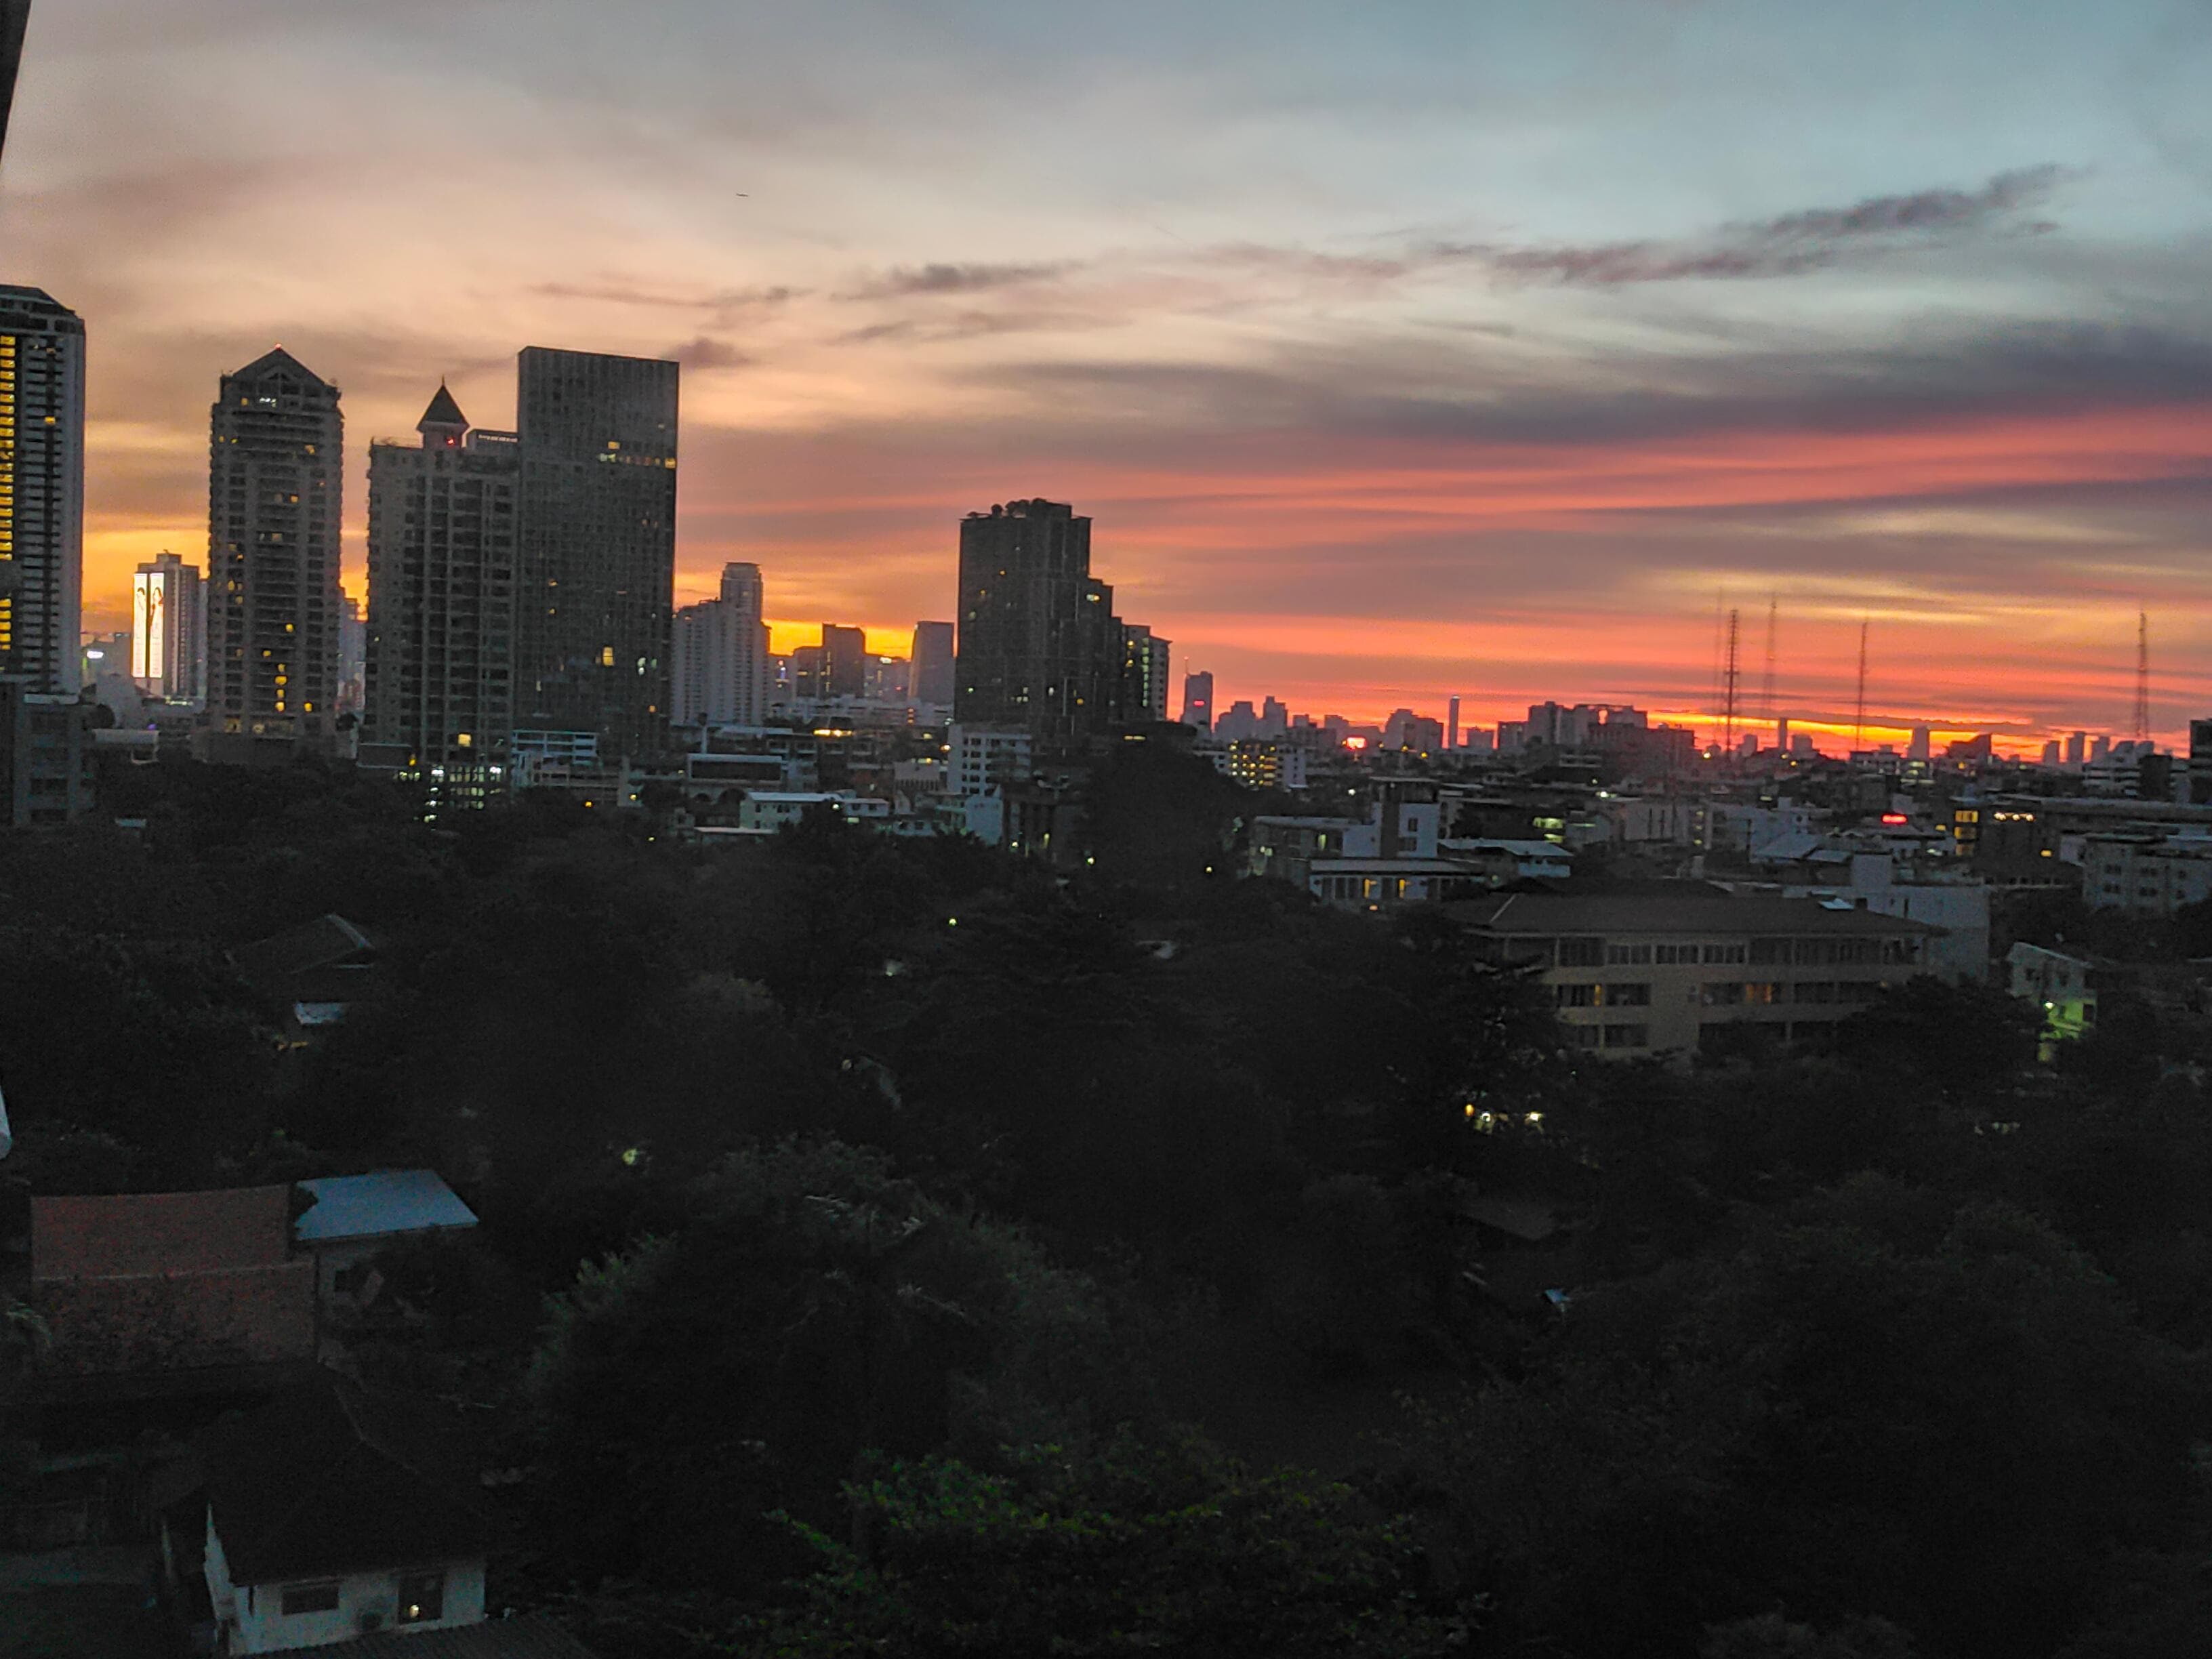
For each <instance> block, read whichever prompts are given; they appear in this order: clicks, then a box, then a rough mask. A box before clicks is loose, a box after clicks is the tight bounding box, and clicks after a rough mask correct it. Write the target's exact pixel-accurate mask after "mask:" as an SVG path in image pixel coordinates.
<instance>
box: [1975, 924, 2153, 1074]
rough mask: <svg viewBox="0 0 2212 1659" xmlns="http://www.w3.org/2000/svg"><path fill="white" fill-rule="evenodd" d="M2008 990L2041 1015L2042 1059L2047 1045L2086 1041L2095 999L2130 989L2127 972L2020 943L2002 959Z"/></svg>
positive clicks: (2132, 974)
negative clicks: (2007, 973)
mask: <svg viewBox="0 0 2212 1659" xmlns="http://www.w3.org/2000/svg"><path fill="white" fill-rule="evenodd" d="M2005 965H2006V966H2007V967H2008V969H2011V973H2012V981H2011V986H2010V989H2011V991H2012V994H2014V995H2015V996H2016V997H2021V998H2023V999H2025V1000H2027V1001H2029V1002H2032V1003H2033V1004H2035V1006H2037V1007H2038V1008H2039V1009H2041V1010H2042V1011H2043V1039H2042V1050H2043V1052H2042V1054H2041V1057H2042V1058H2043V1059H2045V1060H2048V1059H2050V1058H2051V1054H2052V1048H2051V1045H2052V1044H2054V1043H2057V1042H2067V1041H2069V1040H2070V1039H2072V1038H2075V1037H2083V1036H2089V1035H2090V1034H2091V1033H2092V1032H2093V1031H2095V1030H2096V1029H2097V994H2098V993H2099V992H2100V991H2109V990H2113V989H2117V988H2120V987H2129V988H2132V982H2133V981H2134V979H2135V977H2136V975H2135V972H2134V970H2132V969H2125V968H2119V967H2116V966H2114V965H2113V964H2112V963H2107V962H2106V961H2104V960H2103V959H2102V958H2101V957H2093V956H2089V955H2087V954H2085V953H2083V952H2081V951H2057V950H2053V949H2051V947H2050V946H2049V945H2030V944H2029V943H2027V940H2025V939H2022V940H2020V941H2019V942H2017V943H2016V944H2015V945H2014V946H2013V947H2012V949H2011V950H2010V951H2008V952H2007V953H2006V956H2005Z"/></svg>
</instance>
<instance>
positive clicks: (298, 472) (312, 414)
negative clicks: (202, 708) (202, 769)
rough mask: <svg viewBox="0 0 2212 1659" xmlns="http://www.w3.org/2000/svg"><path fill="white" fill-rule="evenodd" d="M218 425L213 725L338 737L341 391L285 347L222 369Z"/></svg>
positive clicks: (211, 475)
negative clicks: (333, 728) (228, 371)
mask: <svg viewBox="0 0 2212 1659" xmlns="http://www.w3.org/2000/svg"><path fill="white" fill-rule="evenodd" d="M209 426H210V444H209V455H208V573H207V580H208V604H207V718H208V729H209V731H210V734H213V735H216V736H222V737H234V738H301V739H305V740H307V741H309V742H313V743H320V742H323V741H325V740H326V739H327V738H329V736H330V732H331V722H332V720H333V719H334V718H335V716H336V714H337V667H338V610H339V594H338V518H339V506H340V495H341V491H342V489H343V482H342V481H343V477H344V472H343V465H342V463H343V437H344V422H343V417H342V416H340V415H339V413H338V389H337V387H336V386H332V385H331V384H330V382H328V381H327V380H323V379H321V378H320V377H319V376H318V375H316V374H313V373H311V372H310V371H309V370H308V369H307V368H305V367H304V366H303V365H302V364H301V362H300V361H299V360H298V359H297V358H295V357H294V356H292V355H291V353H289V352H288V351H286V350H285V349H283V347H282V346H279V347H277V348H276V349H275V350H273V351H271V352H269V353H268V354H267V355H266V356H261V357H258V358H256V359H255V360H254V361H253V362H251V363H248V364H247V365H246V367H245V368H241V369H240V370H239V371H238V372H237V373H236V374H226V375H224V376H223V377H222V387H221V390H220V392H218V393H217V395H216V401H215V407H214V408H213V410H210V418H209ZM217 752H220V750H217Z"/></svg>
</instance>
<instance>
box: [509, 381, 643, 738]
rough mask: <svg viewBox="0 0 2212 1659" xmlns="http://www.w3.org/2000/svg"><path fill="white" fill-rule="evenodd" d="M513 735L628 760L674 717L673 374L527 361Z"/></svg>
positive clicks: (521, 401) (521, 412)
mask: <svg viewBox="0 0 2212 1659" xmlns="http://www.w3.org/2000/svg"><path fill="white" fill-rule="evenodd" d="M519 366H520V375H519V390H518V396H517V410H516V434H517V438H518V440H519V442H520V465H521V495H520V501H519V504H518V509H517V513H516V531H517V550H516V587H517V603H516V623H515V645H514V654H515V664H514V667H515V696H514V722H515V725H516V726H518V727H523V728H527V729H530V730H532V731H540V732H594V733H596V734H598V736H599V738H600V740H601V743H602V745H603V746H605V747H607V748H610V749H612V750H617V751H619V752H622V753H625V754H633V755H635V754H644V753H647V752H650V751H651V750H654V749H656V748H657V747H659V744H660V741H661V739H662V738H663V737H664V735H665V731H666V727H667V724H668V714H669V702H670V690H669V667H670V663H669V619H670V613H671V609H672V605H673V595H674V592H675V580H676V459H677V399H678V391H677V386H678V368H677V365H676V364H674V363H672V362H660V361H658V360H655V359H649V358H642V357H616V356H602V355H600V354H598V353H594V352H584V351H556V350H550V349H546V348H544V347H542V346H530V347H526V348H525V349H524V350H523V352H522V353H521V356H520V360H519Z"/></svg>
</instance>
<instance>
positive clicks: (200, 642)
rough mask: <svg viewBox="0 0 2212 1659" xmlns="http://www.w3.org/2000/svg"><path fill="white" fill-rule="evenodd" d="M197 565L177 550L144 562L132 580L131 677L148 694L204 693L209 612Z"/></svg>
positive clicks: (179, 697) (175, 697) (183, 697)
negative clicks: (186, 561) (202, 676)
mask: <svg viewBox="0 0 2212 1659" xmlns="http://www.w3.org/2000/svg"><path fill="white" fill-rule="evenodd" d="M204 603H205V600H204V595H203V592H202V589H201V582H200V572H199V567H198V566H197V565H192V564H186V563H185V562H184V561H183V560H182V559H180V558H179V557H178V556H176V555H175V554H173V553H163V554H161V555H159V556H156V557H155V559H154V560H153V562H151V563H149V564H142V565H140V566H139V567H138V568H137V573H136V574H133V575H132V577H131V678H132V679H133V680H135V681H136V682H137V685H138V689H139V690H141V691H143V693H145V694H146V696H149V697H159V698H162V699H165V700H169V701H189V700H190V699H191V698H194V697H197V696H203V695H204V689H205V688H204V681H203V679H202V678H201V671H202V669H203V667H204V664H205V660H206V659H205V650H206V640H205V633H204V629H205V628H206V612H205V611H204Z"/></svg>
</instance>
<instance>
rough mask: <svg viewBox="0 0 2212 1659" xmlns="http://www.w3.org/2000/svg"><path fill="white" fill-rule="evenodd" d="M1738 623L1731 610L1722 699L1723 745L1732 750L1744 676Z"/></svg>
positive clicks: (1723, 747)
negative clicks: (1738, 652) (1738, 693)
mask: <svg viewBox="0 0 2212 1659" xmlns="http://www.w3.org/2000/svg"><path fill="white" fill-rule="evenodd" d="M1736 623H1737V615H1736V613H1735V611H1729V613H1728V666H1727V668H1726V669H1725V670H1724V671H1723V672H1724V674H1725V675H1726V678H1727V683H1726V684H1725V685H1724V686H1723V695H1722V700H1721V747H1722V749H1723V750H1731V751H1732V750H1734V749H1735V715H1736V685H1737V683H1738V682H1739V681H1740V680H1741V678H1742V674H1741V669H1740V668H1739V666H1738V665H1737V662H1736V646H1735V641H1736Z"/></svg>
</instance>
